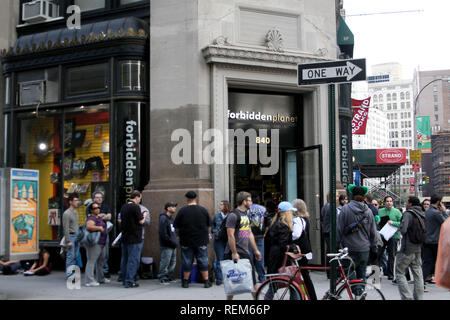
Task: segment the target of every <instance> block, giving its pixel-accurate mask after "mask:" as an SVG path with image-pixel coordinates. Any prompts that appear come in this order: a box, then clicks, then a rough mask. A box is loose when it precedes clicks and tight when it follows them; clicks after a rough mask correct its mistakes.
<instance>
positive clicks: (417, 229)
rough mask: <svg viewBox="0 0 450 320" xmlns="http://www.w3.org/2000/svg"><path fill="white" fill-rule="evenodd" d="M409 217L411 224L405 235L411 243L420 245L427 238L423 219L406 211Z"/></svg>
mask: <svg viewBox="0 0 450 320" xmlns="http://www.w3.org/2000/svg"><path fill="white" fill-rule="evenodd" d="M408 212H409V213H410V214H411V216H412V220H411V224H410V225H409V227H408V230H407V233H408V238H409V241H411V243H414V244H422V243H423V242H424V241H425V239H426V237H427V229H426V227H425V219H424V218H422V217H420V216H419V215H418V214H416V213H415V212H413V211H408Z"/></svg>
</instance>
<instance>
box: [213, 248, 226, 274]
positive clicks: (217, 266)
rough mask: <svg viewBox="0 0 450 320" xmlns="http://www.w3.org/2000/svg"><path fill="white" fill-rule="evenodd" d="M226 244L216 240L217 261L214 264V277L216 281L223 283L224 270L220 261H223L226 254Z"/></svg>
mask: <svg viewBox="0 0 450 320" xmlns="http://www.w3.org/2000/svg"><path fill="white" fill-rule="evenodd" d="M225 245H226V243H225V242H223V241H219V240H214V252H215V253H216V261H215V264H214V275H215V277H216V281H219V282H223V275H222V268H221V267H220V261H221V260H223V254H224V252H225Z"/></svg>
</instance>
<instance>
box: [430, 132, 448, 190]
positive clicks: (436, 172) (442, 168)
mask: <svg viewBox="0 0 450 320" xmlns="http://www.w3.org/2000/svg"><path fill="white" fill-rule="evenodd" d="M431 145H432V169H433V172H432V175H431V177H430V184H432V186H433V189H434V192H435V193H437V194H440V195H442V196H450V130H440V131H439V132H437V133H435V134H434V135H432V137H431Z"/></svg>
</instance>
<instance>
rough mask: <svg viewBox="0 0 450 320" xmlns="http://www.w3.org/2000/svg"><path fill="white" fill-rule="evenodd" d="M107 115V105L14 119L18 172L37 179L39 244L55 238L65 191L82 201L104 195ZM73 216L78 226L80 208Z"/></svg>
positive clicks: (106, 161) (83, 216) (107, 175)
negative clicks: (32, 174) (30, 171)
mask: <svg viewBox="0 0 450 320" xmlns="http://www.w3.org/2000/svg"><path fill="white" fill-rule="evenodd" d="M63 113H64V114H63ZM109 115H110V113H109V105H95V106H83V107H82V108H80V107H78V108H70V109H65V110H64V112H62V111H61V112H58V111H56V110H52V111H40V112H39V116H38V117H37V116H36V114H34V113H32V112H29V113H20V114H18V116H17V117H18V120H19V121H20V134H19V141H20V143H19V150H18V160H17V163H18V165H19V167H23V168H28V169H36V170H39V172H40V176H41V177H42V178H41V181H40V185H39V189H40V190H39V191H40V192H39V196H40V200H41V201H40V202H39V203H40V207H39V212H40V215H41V219H39V233H40V239H41V240H57V239H58V226H60V224H61V222H60V220H61V216H62V213H63V212H64V210H65V209H66V208H65V205H63V204H62V203H63V202H61V199H62V197H63V195H64V193H65V192H67V193H73V192H76V193H78V194H79V197H80V200H81V201H82V202H84V201H85V200H87V199H88V198H90V197H91V193H92V192H93V191H95V190H96V188H97V189H101V190H104V191H108V185H109V182H108V181H109V173H108V172H107V168H109V159H110V157H109V149H108V150H105V149H104V146H103V145H104V141H106V140H108V141H109V118H110V117H109ZM63 121H64V122H63ZM63 123H64V125H63ZM86 142H89V143H86ZM104 151H108V152H104ZM61 206H63V207H61ZM78 211H79V212H78V216H79V219H80V221H79V223H80V225H81V224H83V223H84V220H85V218H86V214H85V208H84V206H80V207H79V208H78Z"/></svg>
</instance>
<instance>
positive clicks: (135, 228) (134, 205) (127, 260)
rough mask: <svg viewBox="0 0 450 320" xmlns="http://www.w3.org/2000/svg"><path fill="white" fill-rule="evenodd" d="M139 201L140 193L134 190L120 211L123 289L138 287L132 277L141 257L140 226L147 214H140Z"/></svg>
mask: <svg viewBox="0 0 450 320" xmlns="http://www.w3.org/2000/svg"><path fill="white" fill-rule="evenodd" d="M141 199H142V195H141V193H140V192H139V191H137V190H135V191H133V192H132V193H131V195H130V200H129V202H128V203H127V204H124V205H123V206H122V209H120V214H121V221H122V223H121V231H122V255H123V264H122V266H121V271H122V278H123V285H124V286H125V288H135V287H138V286H139V285H138V284H137V283H136V282H134V276H135V275H136V272H137V270H138V268H139V259H140V257H141V246H140V243H141V241H142V225H143V224H144V222H145V218H146V215H147V214H148V213H147V212H144V214H142V212H141V208H140V207H139V203H140V202H141Z"/></svg>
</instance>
